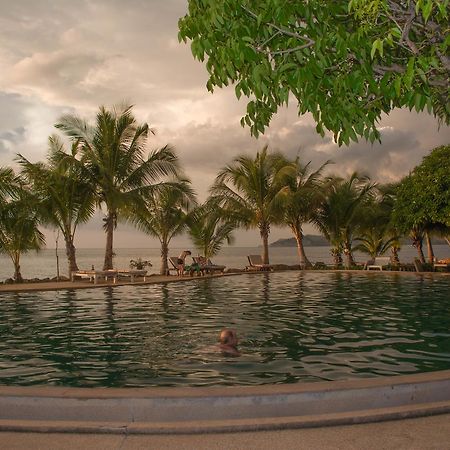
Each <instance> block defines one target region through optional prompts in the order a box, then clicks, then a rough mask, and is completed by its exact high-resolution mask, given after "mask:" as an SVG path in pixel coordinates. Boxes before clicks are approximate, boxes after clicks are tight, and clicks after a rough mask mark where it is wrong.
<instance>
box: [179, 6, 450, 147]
mask: <svg viewBox="0 0 450 450" xmlns="http://www.w3.org/2000/svg"><path fill="white" fill-rule="evenodd" d="M448 13H449V0H400V1H394V0H350V1H348V0H345V1H344V0H339V1H336V0H309V1H289V2H288V1H283V0H221V1H218V0H189V11H188V14H187V15H186V16H185V17H183V18H181V19H180V21H179V39H180V40H182V41H185V42H186V41H187V40H188V39H189V40H190V41H191V50H192V53H193V55H194V57H195V58H197V59H199V60H200V61H204V60H206V68H207V70H208V72H209V80H208V82H207V88H208V90H209V91H213V90H214V87H223V86H227V85H228V84H230V83H234V85H235V92H236V96H237V97H238V98H240V97H241V95H245V96H247V97H249V98H250V100H249V102H248V104H247V114H246V115H245V117H243V118H242V119H241V124H242V125H243V126H244V125H245V124H246V125H248V126H249V127H250V128H251V132H252V134H254V135H256V136H257V135H258V134H259V133H263V132H264V130H265V127H267V126H268V125H269V123H270V121H271V119H272V116H273V115H274V114H275V113H276V112H277V110H278V108H279V107H280V106H282V105H286V104H287V103H288V100H289V99H290V98H292V97H294V98H295V99H296V101H297V102H298V112H299V114H305V113H306V112H310V113H311V114H312V116H313V118H314V120H315V121H316V123H317V126H316V129H317V132H318V133H320V134H321V135H324V132H325V129H328V130H331V131H332V132H333V133H334V136H335V139H336V141H337V142H338V143H339V145H341V144H343V143H345V144H349V142H350V141H351V140H353V141H357V139H358V137H361V136H363V137H364V138H366V139H368V140H370V141H372V142H373V141H374V140H376V139H379V138H380V134H379V132H378V131H377V129H376V124H377V121H378V120H379V119H380V117H381V114H382V113H383V112H384V113H389V112H390V111H391V110H392V109H394V108H400V107H408V108H410V109H415V110H416V111H422V110H424V109H427V110H428V111H429V112H430V113H433V114H434V115H435V116H437V117H438V118H439V119H440V121H443V122H445V123H448V122H449V119H450V106H449V103H448V94H449V74H450V58H448V56H447V55H448V53H449V52H448V47H449V44H450V34H449V24H448Z"/></svg>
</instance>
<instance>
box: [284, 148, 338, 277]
mask: <svg viewBox="0 0 450 450" xmlns="http://www.w3.org/2000/svg"><path fill="white" fill-rule="evenodd" d="M329 163H330V162H329V161H327V162H325V163H324V164H322V166H320V167H319V168H318V169H317V170H316V171H311V168H310V165H311V162H309V163H308V164H305V165H303V164H301V163H300V160H299V158H298V157H297V158H296V159H295V161H294V167H295V172H294V173H292V176H291V177H289V178H288V180H287V183H288V184H287V186H286V189H285V195H286V198H285V204H284V214H283V217H284V223H286V224H287V225H288V226H289V228H290V229H291V230H292V233H293V234H294V237H295V240H296V242H297V253H298V257H299V261H300V268H302V269H305V268H307V267H310V266H311V263H310V262H309V260H308V258H307V257H306V254H305V249H304V246H303V229H302V227H303V225H304V224H305V223H308V222H311V221H312V220H313V218H314V214H315V212H316V210H317V208H318V207H319V205H320V202H321V201H322V199H323V189H322V180H321V174H322V171H323V169H324V168H325V166H326V165H328V164H329Z"/></svg>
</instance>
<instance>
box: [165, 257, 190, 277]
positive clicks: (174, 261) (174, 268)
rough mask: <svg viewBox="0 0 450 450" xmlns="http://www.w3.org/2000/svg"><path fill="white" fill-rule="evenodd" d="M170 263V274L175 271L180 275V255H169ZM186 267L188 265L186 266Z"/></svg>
mask: <svg viewBox="0 0 450 450" xmlns="http://www.w3.org/2000/svg"><path fill="white" fill-rule="evenodd" d="M169 263H170V264H171V265H172V267H169V268H168V269H167V271H168V272H169V273H168V275H170V272H173V271H175V272H176V273H177V275H178V257H177V256H169ZM185 269H186V266H185ZM183 274H184V271H183Z"/></svg>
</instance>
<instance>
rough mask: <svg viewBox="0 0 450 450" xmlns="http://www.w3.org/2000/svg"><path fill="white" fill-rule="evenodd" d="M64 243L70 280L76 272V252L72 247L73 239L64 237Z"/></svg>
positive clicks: (68, 236)
mask: <svg viewBox="0 0 450 450" xmlns="http://www.w3.org/2000/svg"><path fill="white" fill-rule="evenodd" d="M64 241H65V243H66V255H67V263H68V269H69V278H70V277H71V275H72V272H76V271H77V270H78V264H77V258H76V255H75V252H76V250H75V246H74V245H73V237H72V236H71V235H67V236H64Z"/></svg>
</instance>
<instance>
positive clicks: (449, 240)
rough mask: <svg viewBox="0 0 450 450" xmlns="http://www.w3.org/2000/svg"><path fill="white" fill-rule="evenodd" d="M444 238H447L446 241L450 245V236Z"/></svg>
mask: <svg viewBox="0 0 450 450" xmlns="http://www.w3.org/2000/svg"><path fill="white" fill-rule="evenodd" d="M444 239H445V242H447V244H448V245H449V246H450V238H448V237H445V238H444Z"/></svg>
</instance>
